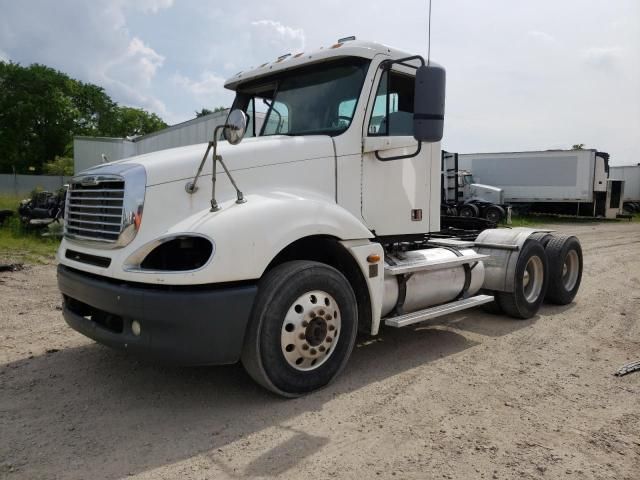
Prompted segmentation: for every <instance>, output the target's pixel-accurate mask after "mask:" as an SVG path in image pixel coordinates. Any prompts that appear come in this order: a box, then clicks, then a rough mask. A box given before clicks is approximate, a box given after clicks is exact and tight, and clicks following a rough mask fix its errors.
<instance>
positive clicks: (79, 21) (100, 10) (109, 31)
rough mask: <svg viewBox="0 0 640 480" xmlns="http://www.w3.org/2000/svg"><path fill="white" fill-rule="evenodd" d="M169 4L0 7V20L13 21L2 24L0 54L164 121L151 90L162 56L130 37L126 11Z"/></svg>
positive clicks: (160, 0)
mask: <svg viewBox="0 0 640 480" xmlns="http://www.w3.org/2000/svg"><path fill="white" fill-rule="evenodd" d="M0 1H2V0H0ZM172 3H173V0H143V1H142V2H140V1H138V0H136V1H133V0H115V1H109V0H94V1H92V2H81V1H77V0H59V1H56V2H50V1H48V0H31V1H30V3H29V6H28V8H25V6H24V5H22V4H21V3H19V2H3V4H2V11H3V16H4V17H5V19H11V21H5V22H4V23H3V22H2V21H1V20H0V49H2V50H3V51H5V52H7V54H8V56H10V57H11V58H15V59H16V61H19V62H21V63H23V64H29V63H35V62H37V63H43V64H45V65H48V66H51V67H53V68H56V69H59V70H62V71H63V72H65V73H67V74H69V75H70V76H72V77H75V78H78V79H80V80H83V81H87V82H91V83H96V84H98V85H100V86H103V87H105V89H106V90H107V92H108V93H109V95H111V96H112V97H113V98H114V100H116V101H117V102H119V103H124V104H127V105H131V106H135V107H142V108H146V109H150V110H152V111H155V112H156V113H158V114H161V115H162V114H164V113H166V110H167V109H166V106H165V105H164V103H163V102H162V101H160V100H159V99H157V98H155V97H154V95H153V94H152V93H151V88H150V87H151V86H152V82H153V80H154V78H155V77H156V75H157V73H158V70H159V69H160V68H161V67H162V65H163V63H164V56H163V55H161V54H160V53H158V52H156V51H155V50H154V49H153V48H152V47H151V46H149V45H148V44H145V43H144V42H143V41H142V40H141V39H140V38H138V37H137V36H135V35H132V34H131V32H130V31H129V28H128V25H127V11H129V10H136V11H139V12H142V13H156V12H158V11H159V10H160V9H162V8H168V7H170V6H171V5H172ZM38 19H39V21H38ZM34 22H35V23H34Z"/></svg>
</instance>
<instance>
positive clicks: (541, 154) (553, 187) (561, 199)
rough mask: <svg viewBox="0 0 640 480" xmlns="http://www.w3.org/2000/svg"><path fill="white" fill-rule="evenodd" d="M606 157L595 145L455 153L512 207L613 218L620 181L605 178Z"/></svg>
mask: <svg viewBox="0 0 640 480" xmlns="http://www.w3.org/2000/svg"><path fill="white" fill-rule="evenodd" d="M608 162H609V155H608V154H607V153H603V152H598V151H596V150H547V151H536V152H500V153H469V154H460V155H459V165H460V168H463V169H466V170H469V171H471V172H472V173H473V176H474V178H475V180H476V181H477V182H481V183H486V184H489V185H493V186H496V187H498V188H501V189H503V190H504V201H505V202H506V203H510V204H511V205H513V206H514V209H516V208H519V209H520V210H531V211H536V212H541V213H563V214H570V215H585V216H594V217H595V216H600V217H608V218H610V217H613V218H615V217H616V215H617V214H619V213H621V207H622V202H621V201H620V199H618V200H616V199H617V198H618V197H619V195H618V197H617V196H616V192H617V191H619V189H620V188H621V185H620V184H619V183H616V182H611V181H609V178H608V176H609V175H608V173H609V166H608ZM612 200H614V202H613V203H612Z"/></svg>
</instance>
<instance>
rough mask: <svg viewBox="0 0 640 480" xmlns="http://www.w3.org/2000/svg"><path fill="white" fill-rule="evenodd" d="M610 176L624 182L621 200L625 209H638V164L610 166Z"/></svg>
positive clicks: (639, 205) (639, 173)
mask: <svg viewBox="0 0 640 480" xmlns="http://www.w3.org/2000/svg"><path fill="white" fill-rule="evenodd" d="M610 177H611V178H612V179H614V180H621V181H623V182H624V194H623V197H622V198H623V201H624V207H625V209H627V210H629V211H631V212H639V211H640V164H638V165H624V166H618V165H616V166H612V167H611V174H610Z"/></svg>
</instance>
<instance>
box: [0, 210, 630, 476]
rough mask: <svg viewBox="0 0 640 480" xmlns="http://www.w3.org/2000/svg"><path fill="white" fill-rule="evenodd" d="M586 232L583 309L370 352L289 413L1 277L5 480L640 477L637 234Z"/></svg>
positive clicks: (456, 327)
mask: <svg viewBox="0 0 640 480" xmlns="http://www.w3.org/2000/svg"><path fill="white" fill-rule="evenodd" d="M554 228H556V229H558V230H562V231H563V232H570V233H573V234H576V235H578V237H579V238H580V239H581V241H582V244H583V248H584V258H585V273H584V277H583V283H582V288H581V290H580V293H579V294H578V297H577V298H576V302H575V303H574V304H572V305H569V306H565V307H554V306H544V307H543V308H542V310H541V312H540V314H539V315H538V316H536V317H535V318H533V319H531V320H528V321H515V320H511V319H508V318H504V317H497V316H492V315H489V314H486V313H484V312H482V311H480V310H472V311H468V312H466V313H465V312H463V313H462V314H456V315H452V316H449V317H445V318H444V319H441V320H440V321H439V322H438V323H429V324H423V325H421V326H419V327H417V328H414V329H410V328H405V329H400V330H393V329H386V330H384V331H383V334H382V335H381V337H380V338H379V339H378V340H377V341H363V342H362V343H361V344H359V345H358V347H357V348H356V349H355V350H354V354H353V356H352V358H351V360H350V363H349V365H348V366H347V369H346V370H345V372H344V373H343V374H342V376H341V377H340V378H339V379H338V380H337V381H336V382H335V383H334V384H332V385H331V386H330V387H328V388H326V389H324V390H322V391H320V392H318V393H316V394H313V395H310V396H308V397H305V398H300V399H296V400H282V399H280V398H278V397H275V396H273V395H271V394H269V393H267V392H266V391H264V390H262V389H260V388H259V387H257V386H256V385H254V384H253V383H252V381H251V380H250V379H249V377H248V376H247V375H246V374H245V373H244V371H243V370H242V367H240V366H239V365H238V366H230V367H213V368H195V369H194V368H191V369H185V368H169V367H160V366H154V365H148V364H145V363H142V362H139V361H137V360H135V359H133V358H131V357H128V356H126V355H124V354H122V353H118V352H115V351H112V350H110V349H108V348H106V347H103V346H101V345H97V344H95V343H94V342H92V341H90V340H88V339H87V338H85V337H83V336H81V335H79V334H77V333H75V332H74V331H72V330H71V329H70V328H68V327H67V326H66V324H65V323H64V321H63V319H62V316H61V312H60V310H59V309H60V307H59V305H60V298H59V295H58V292H57V290H56V281H55V266H54V265H44V266H33V267H29V268H27V269H26V270H24V271H21V272H14V273H1V274H0V478H8V479H18V478H21V479H22V478H24V479H39V478H43V479H44V478H46V479H51V478H61V479H62V478H65V479H66V478H77V479H101V478H121V477H129V476H131V477H134V478H137V479H156V478H167V479H169V478H180V479H185V478H189V479H191V478H194V479H210V478H215V479H224V478H254V477H267V478H268V477H275V476H279V477H282V478H305V479H307V478H313V479H322V478H359V479H362V478H399V479H404V478H416V479H427V478H448V479H452V478H455V479H471V478H485V479H496V478H525V479H526V478H547V479H558V478H570V479H573V478H575V479H583V478H597V479H604V478H607V479H634V480H637V479H640V372H638V373H632V374H629V375H627V376H625V377H615V376H613V375H612V374H613V372H614V371H615V370H616V369H617V368H618V367H620V366H621V365H623V364H624V363H627V362H629V361H632V360H639V359H640V324H639V321H638V320H639V316H640V314H639V313H638V311H639V310H640V224H638V223H615V224H611V223H609V224H581V225H575V224H574V225H563V226H554Z"/></svg>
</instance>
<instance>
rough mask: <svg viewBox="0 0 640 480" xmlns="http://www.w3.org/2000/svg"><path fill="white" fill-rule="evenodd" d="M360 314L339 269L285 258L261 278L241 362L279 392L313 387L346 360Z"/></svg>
mask: <svg viewBox="0 0 640 480" xmlns="http://www.w3.org/2000/svg"><path fill="white" fill-rule="evenodd" d="M357 318H358V307H357V302H356V298H355V294H354V293H353V289H352V288H351V285H350V284H349V282H348V280H347V279H346V278H345V277H344V275H342V273H340V272H339V271H338V270H336V269H335V268H333V267H330V266H328V265H325V264H322V263H318V262H311V261H306V260H297V261H292V262H286V263H283V264H282V265H279V266H277V267H275V268H274V269H273V270H271V271H270V272H268V273H267V274H265V275H264V277H263V278H262V279H261V280H260V283H259V285H258V296H257V298H256V301H255V304H254V307H253V311H252V314H251V320H250V325H249V329H248V331H247V336H246V338H245V343H244V347H243V351H242V364H243V365H244V367H245V369H246V370H247V372H248V373H249V375H250V376H251V377H252V378H253V379H254V380H255V381H256V382H258V383H259V384H260V385H262V386H263V387H265V388H266V389H268V390H271V391H272V392H274V393H277V394H279V395H282V396H285V397H297V396H300V395H304V394H305V393H309V392H312V391H314V390H317V389H319V388H322V387H324V386H326V385H327V384H329V383H330V382H331V381H332V380H333V379H334V378H335V377H336V376H338V374H339V373H340V372H341V371H342V369H343V368H344V366H345V365H346V363H347V360H348V359H349V356H350V355H351V351H352V350H353V345H354V343H355V339H356V332H357V327H358V322H357Z"/></svg>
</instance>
